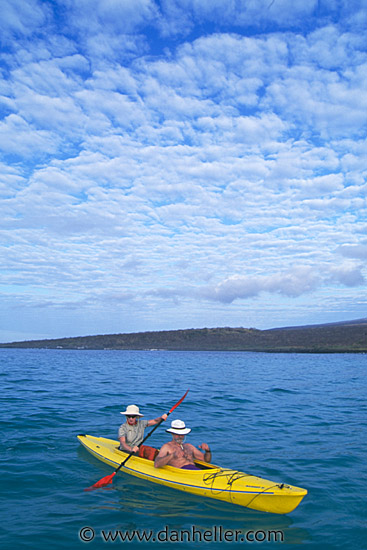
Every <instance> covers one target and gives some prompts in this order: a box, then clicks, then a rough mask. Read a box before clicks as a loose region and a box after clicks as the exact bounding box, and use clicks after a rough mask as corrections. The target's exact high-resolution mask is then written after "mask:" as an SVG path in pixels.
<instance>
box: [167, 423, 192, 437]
mask: <svg viewBox="0 0 367 550" xmlns="http://www.w3.org/2000/svg"><path fill="white" fill-rule="evenodd" d="M166 432H170V433H172V434H178V435H186V434H189V433H190V432H191V428H186V425H185V422H184V421H183V420H172V422H171V427H170V428H167V430H166Z"/></svg>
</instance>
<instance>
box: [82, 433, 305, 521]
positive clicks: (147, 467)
mask: <svg viewBox="0 0 367 550" xmlns="http://www.w3.org/2000/svg"><path fill="white" fill-rule="evenodd" d="M78 439H79V441H80V442H81V444H82V445H83V446H84V447H85V448H86V449H87V450H88V451H89V452H90V453H91V454H92V455H93V456H95V457H96V458H98V459H99V460H102V461H103V462H105V463H106V464H109V465H110V466H112V467H113V468H117V467H118V466H119V465H120V464H121V463H122V462H123V460H124V459H125V458H126V457H127V456H128V454H127V453H124V452H123V451H120V450H119V449H118V447H119V442H118V441H115V440H113V439H105V438H103V437H93V436H91V435H78ZM195 463H196V465H197V466H199V467H200V468H202V469H200V470H182V469H179V468H174V467H172V466H163V467H162V468H155V467H154V462H153V461H152V460H147V459H145V458H140V457H137V456H131V457H130V459H129V460H128V461H127V462H126V464H125V465H124V466H123V467H122V468H121V471H122V472H125V473H127V474H131V475H133V476H136V477H140V478H141V479H146V480H148V481H152V482H153V483H159V484H160V485H165V486H167V487H172V488H173V489H178V490H180V491H185V492H187V493H193V494H194V495H200V496H203V497H209V498H215V499H217V500H223V501H225V502H230V503H232V504H238V505H240V506H245V507H247V508H252V509H253V510H259V511H261V512H272V513H275V514H288V513H289V512H292V510H294V509H295V508H296V507H297V506H298V504H299V503H300V502H301V500H302V499H303V497H304V496H305V495H307V490H306V489H301V488H300V487H294V486H292V485H286V484H284V483H275V482H274V481H269V480H267V479H262V478H260V477H256V476H253V475H250V474H245V473H243V472H239V471H238V470H231V469H229V468H221V467H220V466H215V465H214V464H208V463H206V462H201V461H195Z"/></svg>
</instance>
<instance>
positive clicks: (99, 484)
mask: <svg viewBox="0 0 367 550" xmlns="http://www.w3.org/2000/svg"><path fill="white" fill-rule="evenodd" d="M188 393H189V390H187V392H186V393H185V395H184V396H183V397H181V399H180V400H179V401H177V403H176V405H173V407H172V408H171V409H170V410H169V411H168V413H167V416H168V415H170V414H171V412H173V411H174V410H175V409H176V407H178V406H179V405H180V404H181V403H182V401H183V400H184V399H185V397H186V395H187V394H188ZM162 422H163V419H162V420H160V421H159V422H158V424H156V425H155V426H154V428H153V429H152V430H151V431H150V432H149V433H148V435H146V436H145V437H144V439H143V441H142V442H141V443H139V445H138V447H140V445H142V444H143V443H144V441H146V440H147V439H148V437H150V436H151V435H152V433H153V432H154V431H155V430H156V429H157V428H158V426H160V425H161V424H162ZM133 454H134V452H133V451H131V453H129V455H128V456H127V457H126V458H125V460H124V461H123V462H121V464H120V466H119V467H118V468H116V470H115V471H114V472H113V474H110V475H108V476H105V477H102V479H100V480H99V481H97V483H95V484H94V485H91V486H90V487H87V488H86V489H84V491H93V490H94V489H100V488H101V487H106V485H109V484H110V483H112V480H113V478H114V476H115V475H116V474H117V472H118V471H119V470H120V469H121V468H122V467H123V466H124V464H126V462H127V461H128V460H129V458H130V457H131V456H132V455H133Z"/></svg>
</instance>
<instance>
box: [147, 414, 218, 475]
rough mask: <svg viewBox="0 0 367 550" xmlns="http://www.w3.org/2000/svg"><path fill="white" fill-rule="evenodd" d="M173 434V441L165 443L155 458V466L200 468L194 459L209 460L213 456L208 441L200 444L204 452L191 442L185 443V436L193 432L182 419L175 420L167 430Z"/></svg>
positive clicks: (185, 468)
mask: <svg viewBox="0 0 367 550" xmlns="http://www.w3.org/2000/svg"><path fill="white" fill-rule="evenodd" d="M166 432H169V433H171V434H172V441H169V442H168V443H165V444H164V445H163V446H162V448H161V450H160V451H159V453H158V455H157V456H156V458H155V461H154V466H155V467H156V468H161V467H162V466H166V464H168V465H169V466H174V467H175V468H182V469H184V470H200V468H199V467H198V466H196V465H195V463H194V460H195V459H196V460H203V461H205V462H209V461H210V460H211V458H212V454H211V451H210V449H209V447H208V445H207V444H206V443H202V444H201V445H199V448H200V449H202V451H203V452H201V451H199V449H197V448H196V447H194V445H191V443H184V440H185V436H186V435H187V434H189V433H190V432H191V428H186V425H185V422H183V421H182V420H173V421H172V422H171V427H170V428H168V429H167V430H166Z"/></svg>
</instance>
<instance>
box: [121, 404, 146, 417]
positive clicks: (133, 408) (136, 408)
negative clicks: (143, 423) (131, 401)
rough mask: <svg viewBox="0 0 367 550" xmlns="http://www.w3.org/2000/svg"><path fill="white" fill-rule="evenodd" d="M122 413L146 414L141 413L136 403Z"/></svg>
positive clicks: (129, 414) (132, 414) (128, 414)
mask: <svg viewBox="0 0 367 550" xmlns="http://www.w3.org/2000/svg"><path fill="white" fill-rule="evenodd" d="M120 414H126V415H127V416H144V415H143V414H140V411H139V407H137V406H136V405H129V406H128V407H126V411H121V412H120Z"/></svg>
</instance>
